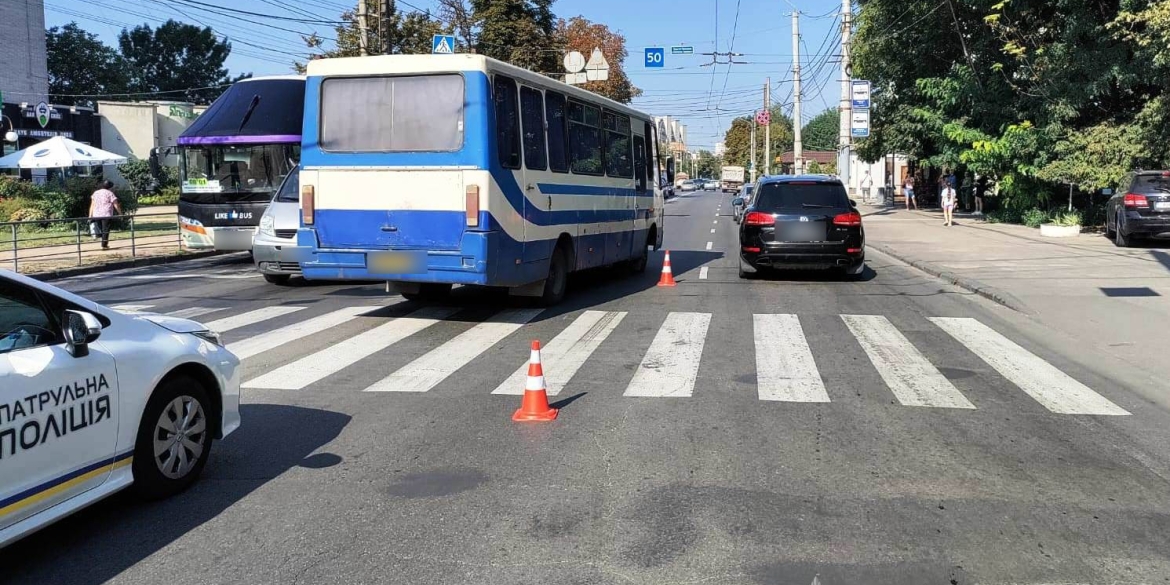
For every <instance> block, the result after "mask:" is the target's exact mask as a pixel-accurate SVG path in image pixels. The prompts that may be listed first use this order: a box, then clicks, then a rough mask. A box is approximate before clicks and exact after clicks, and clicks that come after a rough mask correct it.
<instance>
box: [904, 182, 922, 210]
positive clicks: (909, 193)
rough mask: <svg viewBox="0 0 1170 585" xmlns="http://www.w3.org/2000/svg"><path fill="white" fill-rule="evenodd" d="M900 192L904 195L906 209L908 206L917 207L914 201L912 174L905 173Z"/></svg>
mask: <svg viewBox="0 0 1170 585" xmlns="http://www.w3.org/2000/svg"><path fill="white" fill-rule="evenodd" d="M902 194H903V195H905V196H906V209H907V210H909V209H910V206H914V209H918V203H916V202H915V201H914V175H906V180H905V181H904V182H903V183H902Z"/></svg>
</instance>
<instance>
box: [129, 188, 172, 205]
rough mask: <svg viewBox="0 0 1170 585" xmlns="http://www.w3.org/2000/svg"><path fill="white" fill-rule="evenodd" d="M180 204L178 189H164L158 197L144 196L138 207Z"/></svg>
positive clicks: (139, 200) (139, 199)
mask: <svg viewBox="0 0 1170 585" xmlns="http://www.w3.org/2000/svg"><path fill="white" fill-rule="evenodd" d="M178 203H179V188H178V187H163V188H162V189H160V190H159V192H158V194H157V195H143V196H141V197H139V198H138V205H139V206H145V205H177V204H178Z"/></svg>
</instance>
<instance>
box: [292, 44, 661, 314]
mask: <svg viewBox="0 0 1170 585" xmlns="http://www.w3.org/2000/svg"><path fill="white" fill-rule="evenodd" d="M656 144H657V141H656V140H655V131H654V124H653V122H652V120H651V117H650V116H649V115H647V114H644V113H641V112H638V111H637V110H633V109H631V108H629V107H627V106H624V105H622V104H619V103H617V102H614V101H611V100H608V99H605V98H602V97H600V96H598V95H596V94H593V93H591V92H587V91H584V90H582V89H579V88H575V87H572V86H570V85H566V84H563V83H561V82H558V81H555V80H553V79H550V78H548V77H545V76H543V75H538V74H536V73H533V72H531V71H527V70H525V69H521V68H518V67H515V66H512V65H508V64H506V63H502V62H500V61H496V60H493V59H489V58H486V57H483V56H480V55H394V56H377V57H358V58H338V59H323V60H316V61H310V62H309V68H308V79H307V82H306V91H305V116H304V128H303V131H302V142H301V165H302V170H301V176H300V183H301V213H302V218H301V225H302V227H301V229H300V230H299V231H298V236H297V237H298V246H299V247H301V249H303V250H305V252H304V254H303V255H302V257H301V260H302V271H303V273H304V276H305V277H306V278H309V279H322V280H325V279H327V280H345V279H354V280H385V281H387V282H388V283H390V284H392V285H394V286H395V288H396V289H397V290H398V292H400V293H402V294H403V295H404V296H406V297H408V298H428V297H437V296H442V295H445V294H446V293H447V292H448V291H450V289H451V285H452V284H465V285H486V286H499V287H507V288H508V289H509V290H510V292H511V293H512V294H515V295H521V296H531V297H541V298H542V300H543V302H545V303H547V304H552V303H555V302H557V301H559V300H560V299H561V297H562V296H563V295H564V292H565V283H566V277H567V274H568V273H569V272H571V271H574V270H584V269H587V268H592V267H597V266H604V265H610V264H616V263H619V262H625V263H628V264H629V265H630V266H631V268H633V269H634V270H635V271H642V270H644V269H645V267H646V256H647V247H654V248H658V247H660V246H661V245H662V232H663V217H664V213H663V198H662V191H661V190H660V188H659V184H660V182H659V178H660V176H661V175H662V174H663V173H665V172H666V171H665V170H663V169H662V168H660V167H661V165H660V161H659V160H658V153H657V147H656Z"/></svg>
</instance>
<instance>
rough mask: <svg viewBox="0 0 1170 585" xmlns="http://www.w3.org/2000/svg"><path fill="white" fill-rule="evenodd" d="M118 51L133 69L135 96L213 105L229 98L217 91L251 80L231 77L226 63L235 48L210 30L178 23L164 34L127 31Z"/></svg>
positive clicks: (146, 28)
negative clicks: (155, 95) (150, 95)
mask: <svg viewBox="0 0 1170 585" xmlns="http://www.w3.org/2000/svg"><path fill="white" fill-rule="evenodd" d="M118 46H119V48H120V49H121V52H122V58H123V59H125V61H126V64H127V67H126V70H127V73H128V75H129V77H130V80H129V84H128V85H129V90H130V91H131V92H135V93H148V92H168V93H167V97H168V99H174V100H186V101H190V102H195V103H210V102H211V101H212V100H214V99H215V98H216V97H218V96H219V94H220V93H222V92H223V90H222V89H219V88H214V86H219V85H225V84H229V83H233V82H235V81H239V80H240V79H243V78H245V77H249V75H242V76H239V77H236V78H232V77H230V76H229V75H228V70H227V69H226V68H225V67H224V66H223V63H224V61H225V60H226V59H227V57H228V55H229V54H230V53H231V51H232V46H231V43H229V42H228V41H226V40H224V41H220V40H219V39H218V38H217V37H216V36H215V33H214V32H212V30H211V28H210V27H203V28H200V27H198V26H195V25H191V24H183V23H180V22H176V21H174V20H168V21H166V22H165V23H163V24H161V25H159V27H158V28H151V27H150V26H149V25H146V24H143V25H140V26H136V27H134V28H132V29H129V30H122V33H121V34H119V35H118ZM192 88H195V89H192ZM198 88H211V89H198ZM179 90H184V91H179Z"/></svg>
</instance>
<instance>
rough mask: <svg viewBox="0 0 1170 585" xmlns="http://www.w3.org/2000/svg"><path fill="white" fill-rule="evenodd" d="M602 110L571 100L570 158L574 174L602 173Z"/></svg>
mask: <svg viewBox="0 0 1170 585" xmlns="http://www.w3.org/2000/svg"><path fill="white" fill-rule="evenodd" d="M601 153H602V148H601V110H600V109H599V108H598V107H597V106H591V105H587V104H583V103H581V102H575V101H572V102H569V158H570V160H571V161H572V169H573V174H578V175H598V176H600V175H602V174H603V173H602V171H603V167H602V158H601V156H602V155H601Z"/></svg>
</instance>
